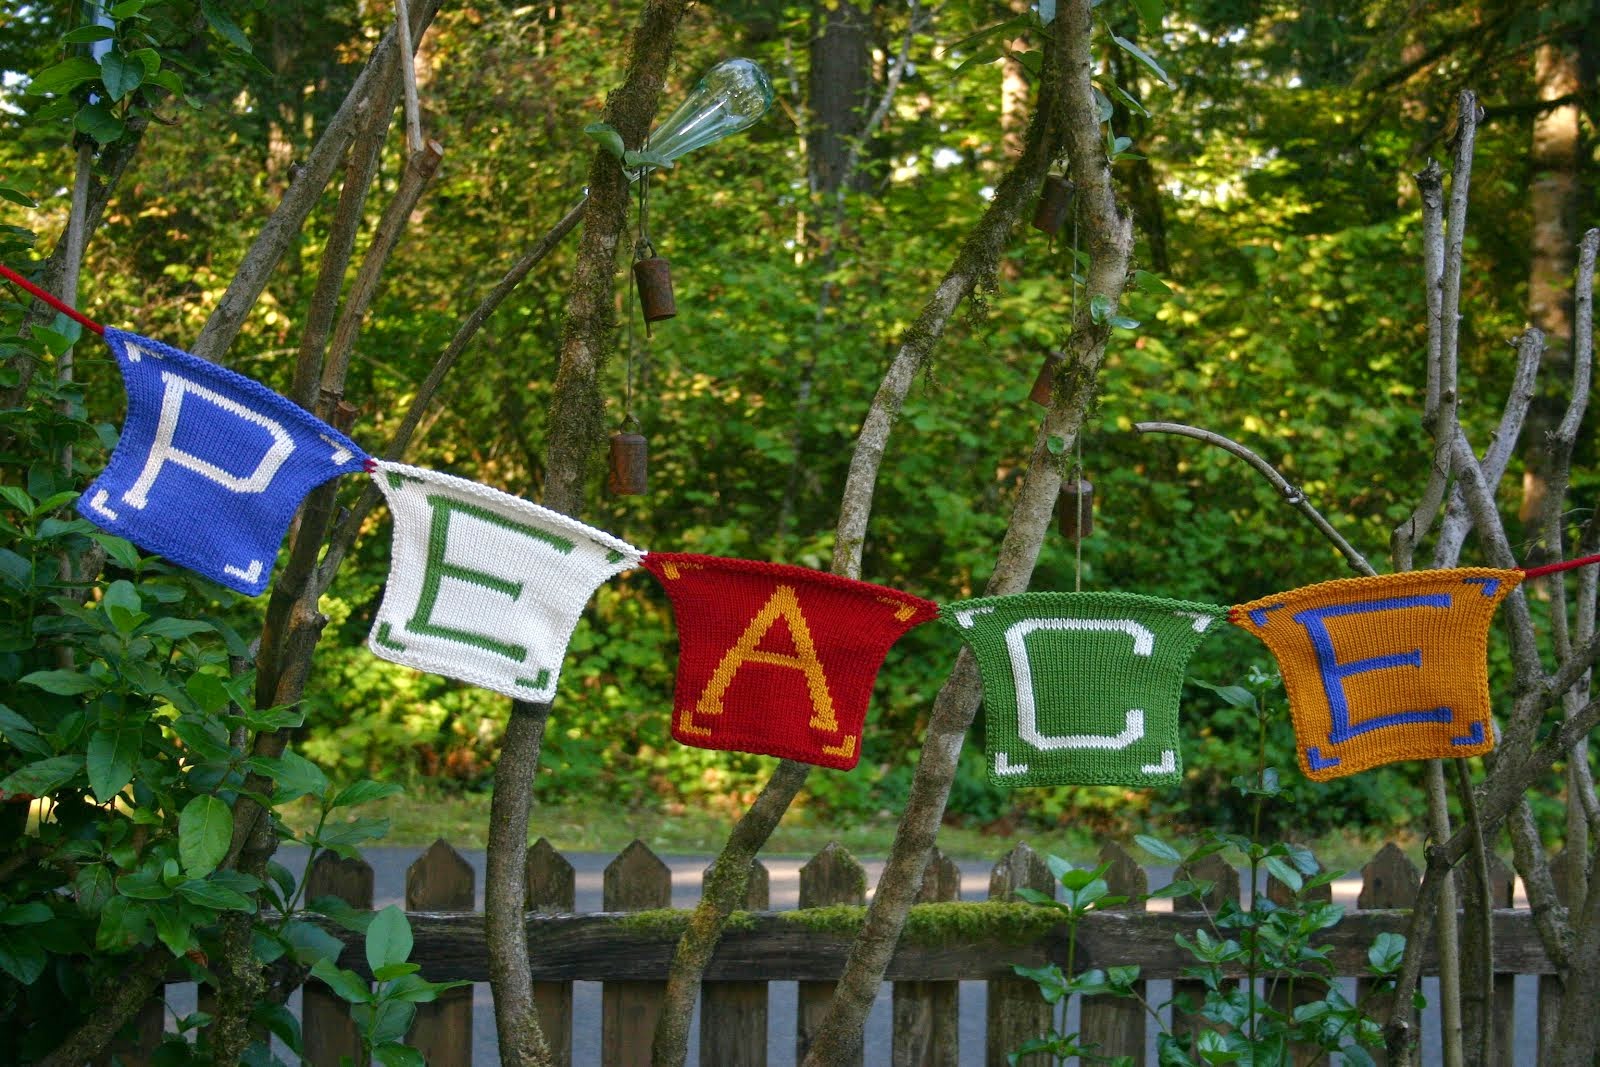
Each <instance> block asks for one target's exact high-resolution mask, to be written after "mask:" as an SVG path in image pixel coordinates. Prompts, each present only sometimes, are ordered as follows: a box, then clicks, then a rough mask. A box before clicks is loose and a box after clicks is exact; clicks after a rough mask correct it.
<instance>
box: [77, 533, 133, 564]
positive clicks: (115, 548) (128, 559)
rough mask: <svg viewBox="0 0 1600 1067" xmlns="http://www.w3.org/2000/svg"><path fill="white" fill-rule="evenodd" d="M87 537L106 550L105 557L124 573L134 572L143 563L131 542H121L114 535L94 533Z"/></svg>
mask: <svg viewBox="0 0 1600 1067" xmlns="http://www.w3.org/2000/svg"><path fill="white" fill-rule="evenodd" d="M89 536H90V537H92V538H94V539H95V541H96V542H98V543H99V545H100V547H101V548H103V549H105V550H106V555H107V556H109V557H111V560H112V562H114V563H115V564H116V565H117V566H119V567H121V568H122V569H123V570H125V571H136V570H138V569H139V565H140V564H141V563H143V562H144V561H143V559H141V558H140V556H139V550H138V549H137V548H134V547H133V544H132V543H131V542H129V541H125V540H123V539H122V538H120V537H118V536H117V535H116V534H108V533H105V532H104V531H96V532H95V533H92V534H90V535H89Z"/></svg>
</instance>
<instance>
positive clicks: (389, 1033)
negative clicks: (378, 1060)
mask: <svg viewBox="0 0 1600 1067" xmlns="http://www.w3.org/2000/svg"><path fill="white" fill-rule="evenodd" d="M373 1014H374V1016H375V1018H374V1020H373V1023H372V1044H373V1045H374V1047H376V1046H378V1045H387V1044H391V1043H395V1042H399V1041H403V1040H404V1039H405V1036H406V1031H407V1030H410V1029H411V1022H412V1020H413V1019H415V1018H416V1017H417V1006H416V1005H415V1004H413V1003H411V1002H410V1001H405V1000H388V1001H383V1000H380V1001H379V1002H378V1005H377V1007H376V1008H375V1009H374V1012H373Z"/></svg>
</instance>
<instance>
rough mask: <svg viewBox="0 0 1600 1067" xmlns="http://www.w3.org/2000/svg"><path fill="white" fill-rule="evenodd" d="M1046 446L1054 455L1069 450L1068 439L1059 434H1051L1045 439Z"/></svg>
mask: <svg viewBox="0 0 1600 1067" xmlns="http://www.w3.org/2000/svg"><path fill="white" fill-rule="evenodd" d="M1044 446H1045V448H1047V449H1049V450H1050V454H1051V455H1052V456H1059V455H1061V453H1063V452H1065V451H1066V450H1067V439H1066V438H1064V437H1062V436H1060V435H1059V434H1051V435H1050V436H1049V437H1047V438H1046V439H1045V442H1044Z"/></svg>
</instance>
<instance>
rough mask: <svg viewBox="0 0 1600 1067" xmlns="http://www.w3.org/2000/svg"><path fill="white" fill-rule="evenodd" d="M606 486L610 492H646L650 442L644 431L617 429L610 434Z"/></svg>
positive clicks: (638, 494)
mask: <svg viewBox="0 0 1600 1067" xmlns="http://www.w3.org/2000/svg"><path fill="white" fill-rule="evenodd" d="M606 488H607V489H608V490H609V491H610V492H611V495H612V496H640V495H642V494H644V493H647V492H649V490H650V445H649V442H647V441H646V440H645V437H644V434H642V433H631V432H628V431H626V430H619V431H617V432H616V433H614V434H612V435H611V462H610V465H609V467H608V468H607V470H606Z"/></svg>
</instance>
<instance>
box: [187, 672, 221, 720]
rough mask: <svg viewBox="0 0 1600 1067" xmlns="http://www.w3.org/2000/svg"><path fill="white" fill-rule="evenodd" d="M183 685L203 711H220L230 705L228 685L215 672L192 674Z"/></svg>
mask: <svg viewBox="0 0 1600 1067" xmlns="http://www.w3.org/2000/svg"><path fill="white" fill-rule="evenodd" d="M183 687H184V688H185V689H187V690H188V691H189V696H191V697H193V698H194V702H195V703H196V704H197V705H199V707H200V710H201V711H206V712H215V711H220V710H221V709H222V708H225V707H227V705H228V699H229V697H228V687H227V685H226V684H225V683H224V682H223V680H222V679H221V678H218V677H217V676H216V675H214V674H191V675H190V676H189V680H188V681H187V682H185V683H184V684H183Z"/></svg>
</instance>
